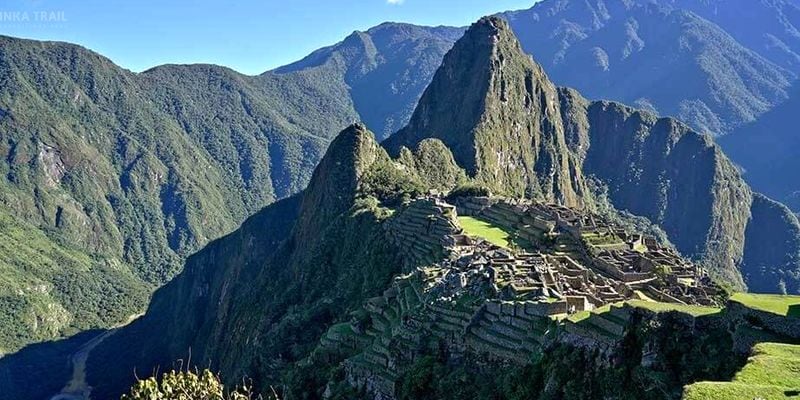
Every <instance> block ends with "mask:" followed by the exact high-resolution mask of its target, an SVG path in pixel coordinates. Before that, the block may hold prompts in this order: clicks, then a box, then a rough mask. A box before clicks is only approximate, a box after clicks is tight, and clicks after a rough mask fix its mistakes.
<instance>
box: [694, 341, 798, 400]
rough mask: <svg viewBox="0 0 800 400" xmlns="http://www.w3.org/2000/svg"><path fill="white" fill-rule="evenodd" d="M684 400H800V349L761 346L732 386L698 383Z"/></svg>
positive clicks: (782, 346) (795, 346)
mask: <svg viewBox="0 0 800 400" xmlns="http://www.w3.org/2000/svg"><path fill="white" fill-rule="evenodd" d="M683 398H684V399H685V400H739V399H741V400H752V399H764V400H783V399H800V346H797V345H789V344H781V343H759V344H757V345H756V346H755V347H754V348H753V355H752V356H751V357H750V359H749V360H748V361H747V365H745V366H744V368H742V370H741V371H739V373H737V374H736V376H735V377H734V378H733V381H732V382H698V383H695V384H693V385H689V386H687V387H686V388H685V390H684V397H683Z"/></svg>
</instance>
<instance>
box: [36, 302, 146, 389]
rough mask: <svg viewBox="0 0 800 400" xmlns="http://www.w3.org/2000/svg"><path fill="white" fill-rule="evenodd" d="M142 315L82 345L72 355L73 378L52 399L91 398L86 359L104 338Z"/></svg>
mask: <svg viewBox="0 0 800 400" xmlns="http://www.w3.org/2000/svg"><path fill="white" fill-rule="evenodd" d="M140 316H142V314H136V315H131V316H130V317H128V319H127V320H126V321H125V322H124V323H121V324H119V325H117V326H115V327H113V328H111V329H109V330H107V331H105V332H103V333H101V334H99V335H97V336H95V337H94V338H92V340H89V341H88V342H86V343H85V344H84V345H83V346H81V347H80V349H78V351H77V352H75V354H73V355H72V357H71V362H72V379H70V381H69V382H68V383H67V385H66V386H65V387H64V388H63V389H61V393H58V394H56V395H55V396H52V397H51V398H50V400H90V396H89V395H90V394H91V392H92V388H91V386H89V385H88V384H87V383H86V360H87V359H89V354H90V353H91V352H92V350H94V348H95V347H97V346H98V345H99V344H100V343H102V342H103V340H106V339H107V338H108V337H109V336H111V335H113V334H115V333H117V331H118V330H119V329H120V328H122V327H124V326H125V325H128V324H130V323H131V322H133V321H134V320H136V319H137V318H139V317H140Z"/></svg>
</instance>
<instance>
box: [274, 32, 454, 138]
mask: <svg viewBox="0 0 800 400" xmlns="http://www.w3.org/2000/svg"><path fill="white" fill-rule="evenodd" d="M463 33H464V29H463V28H451V27H444V26H440V27H433V28H429V27H421V26H415V25H410V24H400V23H388V22H387V23H383V24H381V25H378V26H376V27H374V28H371V29H369V30H367V31H366V32H355V33H353V34H352V35H350V36H348V37H347V38H346V39H345V40H344V41H342V42H341V43H338V44H336V45H334V46H331V47H325V48H322V49H319V50H317V51H315V52H313V53H311V54H310V55H309V56H308V57H306V58H304V59H302V60H300V61H298V62H296V63H293V64H289V65H287V66H284V67H280V68H278V69H276V70H275V71H273V72H272V73H275V74H287V73H292V72H298V71H303V70H308V69H310V68H315V67H317V68H326V69H334V70H336V72H335V74H336V75H337V76H341V77H342V79H343V81H344V83H345V84H346V85H347V86H348V88H349V92H350V96H351V97H352V102H353V107H354V108H355V109H356V110H357V111H358V114H359V116H360V117H361V120H362V121H364V123H366V124H368V126H370V127H372V129H374V130H375V132H376V135H377V136H378V138H379V139H384V138H386V137H388V136H389V135H391V134H392V133H394V132H396V131H397V130H398V129H400V128H402V127H403V126H405V124H406V123H407V122H408V118H409V117H410V116H411V112H412V111H414V107H416V105H417V100H419V96H420V94H421V93H422V91H423V90H425V87H426V86H428V83H430V80H431V77H432V76H433V73H434V72H436V69H437V68H439V64H441V62H442V57H443V56H444V54H445V53H446V52H447V51H448V50H450V47H452V46H453V43H454V42H455V41H456V40H457V39H458V38H459V37H461V35H462V34H463ZM339 68H341V70H339Z"/></svg>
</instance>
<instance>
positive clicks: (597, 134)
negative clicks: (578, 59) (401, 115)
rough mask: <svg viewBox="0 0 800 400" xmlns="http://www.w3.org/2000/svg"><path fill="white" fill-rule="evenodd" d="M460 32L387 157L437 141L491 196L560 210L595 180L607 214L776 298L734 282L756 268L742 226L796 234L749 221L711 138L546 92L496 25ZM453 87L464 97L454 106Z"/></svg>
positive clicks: (743, 195) (766, 284) (565, 92)
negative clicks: (662, 235)
mask: <svg viewBox="0 0 800 400" xmlns="http://www.w3.org/2000/svg"><path fill="white" fill-rule="evenodd" d="M481 29H486V30H488V32H483V31H481ZM470 34H473V35H475V37H465V38H464V40H462V41H459V42H457V44H456V45H455V46H454V48H453V50H452V51H451V52H450V53H448V54H447V55H446V56H445V59H444V61H443V63H442V67H441V68H440V69H439V71H437V73H436V75H434V79H433V82H432V83H431V85H430V86H429V87H428V89H426V91H425V93H424V94H423V95H422V98H421V99H420V102H419V105H418V107H417V110H416V111H415V113H414V115H413V116H412V118H411V121H410V123H409V125H408V126H407V127H406V128H404V129H403V130H401V131H399V132H398V133H397V134H396V135H394V136H392V137H390V138H389V139H387V140H386V141H385V143H384V144H385V146H386V147H387V148H388V149H389V151H390V153H392V154H399V152H400V150H401V148H402V147H408V148H414V147H415V146H416V145H417V143H419V142H420V141H421V140H422V139H425V138H436V139H439V140H441V141H442V142H444V143H445V145H447V146H448V147H449V148H450V149H451V150H452V151H453V156H454V159H455V161H456V162H457V163H458V164H459V165H460V166H461V167H462V168H464V169H465V170H466V171H467V172H468V174H469V175H470V177H472V178H474V179H475V180H476V181H477V182H479V183H481V184H483V185H485V186H488V187H489V188H491V189H492V190H493V192H494V193H500V194H505V195H510V196H513V197H520V196H525V197H529V198H534V199H537V200H541V201H549V202H558V203H561V204H565V205H570V206H580V205H586V206H587V207H590V208H591V207H592V206H593V204H592V203H593V193H592V190H591V189H590V187H589V186H588V184H587V182H586V181H587V178H588V177H594V178H597V179H599V180H600V181H601V182H602V184H604V185H606V186H607V188H608V193H609V197H610V199H611V202H612V204H613V205H614V206H615V207H617V208H619V209H622V210H626V211H629V212H631V213H632V214H635V215H640V216H644V217H647V218H649V219H650V220H651V221H652V222H654V223H655V224H657V225H659V226H660V227H661V228H662V229H663V230H664V231H665V232H666V233H667V235H668V236H669V238H670V240H671V241H672V242H673V243H674V244H675V245H676V246H677V248H678V250H680V251H681V252H682V253H683V254H685V255H687V256H690V257H693V258H696V259H703V260H704V263H706V264H707V265H708V266H709V267H710V268H712V270H714V271H715V272H716V273H717V274H718V276H720V277H721V278H722V279H723V280H724V281H727V282H730V283H732V284H734V285H736V286H738V287H744V286H745V285H753V286H754V287H759V288H761V289H763V290H768V291H775V290H777V289H778V286H777V285H778V281H776V280H770V279H765V280H763V281H762V280H760V278H758V276H760V275H748V277H749V278H751V280H748V281H745V280H744V279H743V277H742V273H741V272H740V270H741V269H742V268H750V267H745V266H743V263H742V260H743V259H745V258H746V259H747V262H748V263H749V264H762V265H763V264H764V263H763V261H761V259H760V258H759V257H747V256H746V255H745V254H744V252H745V248H746V245H745V244H746V235H745V232H746V229H747V226H748V225H749V226H758V225H761V224H762V223H763V224H764V226H765V227H769V228H768V229H769V230H770V231H773V230H774V232H787V231H794V232H797V231H798V228H800V225H797V224H796V222H794V221H791V220H788V221H790V222H787V225H783V224H781V225H774V224H773V223H772V222H762V221H761V220H760V219H761V218H763V217H762V216H761V215H762V214H757V215H759V217H758V218H751V211H750V208H751V205H752V204H753V194H752V192H751V190H750V188H749V187H748V186H747V184H746V183H745V182H744V181H743V180H742V178H741V177H740V175H739V173H738V171H737V169H736V167H735V166H734V165H733V164H732V163H731V162H730V161H729V160H728V158H727V157H726V156H725V155H724V154H723V153H722V151H721V150H720V149H719V148H718V147H717V146H716V145H715V144H714V143H713V142H712V141H711V139H709V138H708V137H706V136H703V135H700V134H697V133H695V132H693V131H692V130H691V129H690V128H688V127H687V126H685V125H684V124H682V123H680V122H678V121H676V120H673V119H669V118H658V117H656V116H655V115H653V114H651V113H649V112H646V111H638V110H634V109H631V108H629V107H626V106H623V105H620V104H617V103H611V102H605V101H597V102H590V101H587V100H585V99H584V98H583V97H581V95H580V94H578V93H577V92H576V91H574V90H571V89H564V88H557V87H556V86H555V85H553V84H552V83H551V82H550V81H549V79H548V78H547V76H546V75H545V74H544V72H543V70H542V67H541V66H539V65H538V64H536V63H535V62H534V61H532V60H531V59H530V57H529V56H527V55H525V54H524V53H523V51H522V49H521V48H520V45H519V42H518V41H517V40H516V38H514V36H513V35H512V34H510V32H509V31H508V30H507V29H505V28H504V27H503V26H493V25H486V24H484V25H481V26H479V27H477V28H473V29H472V30H470ZM453 87H459V88H464V91H463V92H462V93H461V94H460V95H459V96H453V95H452V91H451V90H452V88H453ZM776 211H777V210H776ZM776 234H777V233H776ZM766 237H770V238H771V237H774V236H772V235H767V236H766ZM753 240H754V239H753ZM779 243H783V246H784V247H783V248H781V252H780V253H779V254H794V252H796V250H797V248H796V247H793V246H794V242H779ZM751 251H756V250H755V249H754V250H751ZM756 259H758V260H759V261H756ZM768 265H769V266H768V267H766V268H767V269H780V270H784V271H796V270H797V267H798V264H797V263H796V262H794V261H792V262H789V263H783V262H780V263H776V264H772V263H770V264H768ZM792 282H793V281H792ZM789 286H790V287H792V288H794V287H795V286H796V283H790V284H789ZM766 288H769V289H766ZM792 290H794V289H792Z"/></svg>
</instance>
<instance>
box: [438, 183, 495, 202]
mask: <svg viewBox="0 0 800 400" xmlns="http://www.w3.org/2000/svg"><path fill="white" fill-rule="evenodd" d="M491 195H492V191H491V189H489V188H488V187H486V186H482V185H478V184H475V183H465V184H463V185H459V186H458V187H456V188H455V189H453V190H451V191H450V193H448V194H447V200H448V201H449V200H453V199H457V198H459V197H489V196H491Z"/></svg>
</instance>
